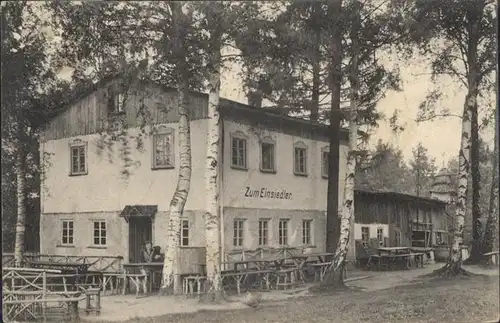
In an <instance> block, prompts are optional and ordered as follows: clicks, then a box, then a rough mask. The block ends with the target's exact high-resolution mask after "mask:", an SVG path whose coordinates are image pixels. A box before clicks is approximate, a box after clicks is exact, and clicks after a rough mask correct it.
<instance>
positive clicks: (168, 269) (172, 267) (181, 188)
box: [161, 82, 191, 292]
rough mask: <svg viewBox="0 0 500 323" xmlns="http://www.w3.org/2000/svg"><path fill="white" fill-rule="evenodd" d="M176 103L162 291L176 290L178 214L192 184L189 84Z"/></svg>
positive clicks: (182, 89) (183, 87)
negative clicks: (176, 159)
mask: <svg viewBox="0 0 500 323" xmlns="http://www.w3.org/2000/svg"><path fill="white" fill-rule="evenodd" d="M178 91H179V92H178V99H177V102H178V103H177V104H178V107H179V135H178V137H179V139H178V140H179V155H180V164H179V176H178V179H177V187H176V189H175V193H174V196H173V197H172V201H171V202H170V214H169V219H168V231H167V250H166V252H165V260H164V263H163V271H162V287H161V289H162V290H166V289H169V288H172V287H173V289H174V292H176V291H178V290H179V285H178V284H179V281H178V275H177V272H176V270H177V259H178V255H177V252H178V249H179V239H180V232H181V220H180V218H181V216H182V214H183V212H184V206H185V205H186V200H187V197H188V194H189V188H190V186H191V130H190V125H189V115H188V105H187V95H188V87H187V84H186V83H185V82H184V84H183V85H181V87H180V89H179V90H178Z"/></svg>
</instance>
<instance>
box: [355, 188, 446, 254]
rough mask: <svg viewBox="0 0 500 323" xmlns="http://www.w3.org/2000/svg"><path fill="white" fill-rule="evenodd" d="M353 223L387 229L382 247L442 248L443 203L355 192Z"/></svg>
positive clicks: (404, 196)
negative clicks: (440, 246) (376, 225)
mask: <svg viewBox="0 0 500 323" xmlns="http://www.w3.org/2000/svg"><path fill="white" fill-rule="evenodd" d="M354 201H355V205H354V210H355V223H357V224H361V225H363V224H365V225H370V224H382V225H387V227H388V237H387V241H386V242H385V243H384V244H385V245H386V246H391V247H395V246H404V247H410V246H414V247H431V246H438V245H443V244H446V242H447V235H448V223H447V213H446V207H447V203H446V202H443V201H440V200H437V199H431V198H425V197H417V196H413V195H408V194H400V193H394V192H369V191H360V190H357V191H356V195H355V200H354Z"/></svg>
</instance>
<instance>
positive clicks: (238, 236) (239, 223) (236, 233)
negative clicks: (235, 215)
mask: <svg viewBox="0 0 500 323" xmlns="http://www.w3.org/2000/svg"><path fill="white" fill-rule="evenodd" d="M244 223H245V220H242V219H236V220H234V225H233V245H234V246H235V247H243V225H244Z"/></svg>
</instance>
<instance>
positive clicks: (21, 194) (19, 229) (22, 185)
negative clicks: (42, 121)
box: [14, 116, 26, 267]
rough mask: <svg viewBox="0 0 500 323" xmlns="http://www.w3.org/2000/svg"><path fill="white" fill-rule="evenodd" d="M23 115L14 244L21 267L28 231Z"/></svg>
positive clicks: (20, 128) (20, 122)
mask: <svg viewBox="0 0 500 323" xmlns="http://www.w3.org/2000/svg"><path fill="white" fill-rule="evenodd" d="M22 122H23V120H22V116H20V117H19V120H18V125H17V127H18V130H17V132H18V134H17V147H16V148H17V149H16V150H17V152H16V154H17V156H16V171H17V175H16V176H17V221H16V240H15V244H14V259H15V265H16V266H18V267H21V266H22V265H23V255H24V249H25V245H24V233H25V231H26V203H25V202H26V192H25V191H26V169H25V153H24V142H23V138H24V128H23V126H22Z"/></svg>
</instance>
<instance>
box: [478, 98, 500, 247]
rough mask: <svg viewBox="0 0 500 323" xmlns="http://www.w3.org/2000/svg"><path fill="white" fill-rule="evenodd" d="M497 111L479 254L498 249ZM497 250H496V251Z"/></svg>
mask: <svg viewBox="0 0 500 323" xmlns="http://www.w3.org/2000/svg"><path fill="white" fill-rule="evenodd" d="M496 109H497V111H496V113H495V127H496V131H495V139H494V140H495V143H494V146H493V160H492V164H491V166H492V167H493V178H492V182H491V189H490V203H489V206H488V220H487V221H486V227H485V230H484V235H483V239H482V246H481V252H482V253H483V254H484V253H487V252H491V251H493V249H494V248H498V233H497V230H498V228H497V225H498V186H499V184H498V179H499V178H498V177H499V176H498V154H499V151H498V140H499V138H498V105H497V107H496ZM497 250H498V249H497Z"/></svg>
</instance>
